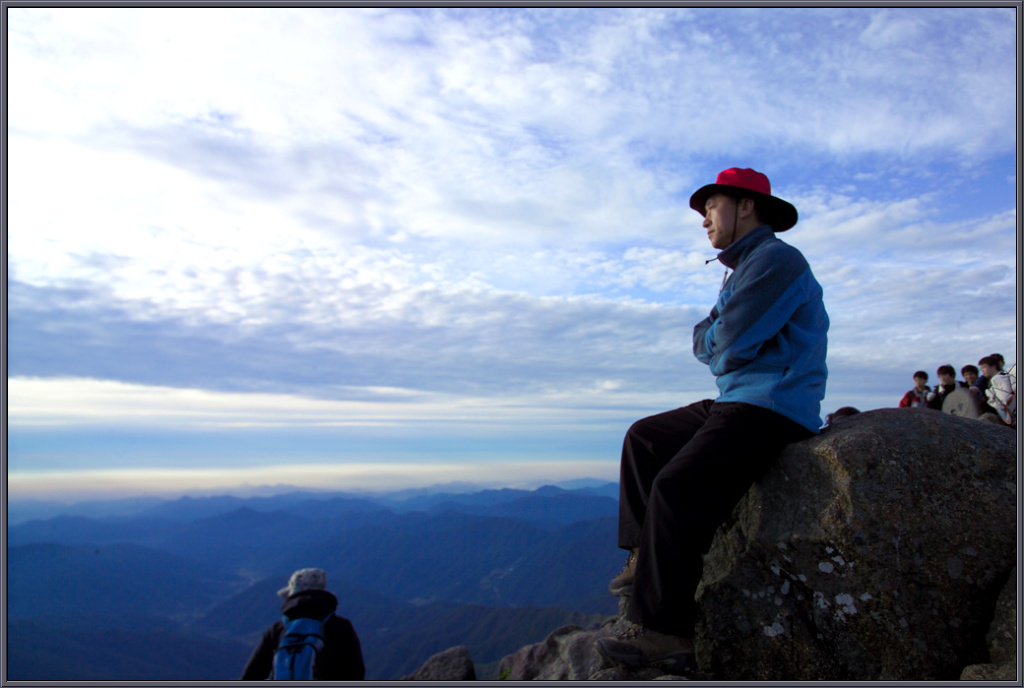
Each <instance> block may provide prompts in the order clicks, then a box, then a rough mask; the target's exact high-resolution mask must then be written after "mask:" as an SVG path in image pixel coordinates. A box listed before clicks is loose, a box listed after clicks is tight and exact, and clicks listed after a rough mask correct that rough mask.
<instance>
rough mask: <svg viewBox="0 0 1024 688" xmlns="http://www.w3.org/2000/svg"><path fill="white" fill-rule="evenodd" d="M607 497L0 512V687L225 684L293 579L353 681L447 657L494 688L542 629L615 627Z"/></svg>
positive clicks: (350, 498)
mask: <svg viewBox="0 0 1024 688" xmlns="http://www.w3.org/2000/svg"><path fill="white" fill-rule="evenodd" d="M617 496H618V487H617V485H615V484H595V485H594V486H592V487H583V488H575V489H562V488H558V487H550V486H549V487H544V488H540V489H538V490H533V491H525V490H511V489H504V490H481V491H476V492H466V493H458V494H456V493H445V492H435V493H430V492H419V493H395V494H390V495H375V496H373V497H367V496H363V495H349V494H342V493H335V494H313V493H301V492H296V493H291V494H284V495H278V496H274V497H250V498H241V497H205V498H182V499H177V500H172V501H159V500H152V501H136V502H121V503H113V502H111V503H105V504H92V505H88V506H85V507H80V508H78V509H77V510H76V509H67V510H66V511H69V512H70V513H64V514H62V515H56V516H55V515H52V514H53V507H52V506H46V505H34V506H33V505H26V504H21V505H18V506H17V507H16V508H12V509H11V510H10V511H9V518H11V521H12V522H13V523H14V524H13V525H11V526H10V527H9V529H8V541H7V555H8V579H7V595H8V619H7V620H8V631H9V641H8V660H9V661H8V678H9V679H11V680H230V679H236V678H238V676H239V675H240V673H241V669H242V666H243V665H244V663H245V661H246V659H247V658H248V656H249V653H250V652H251V651H252V648H253V647H254V645H255V643H256V641H257V639H258V638H259V636H260V635H261V633H262V632H263V630H264V629H265V628H266V627H267V626H268V625H270V624H271V623H273V622H274V621H275V620H276V619H278V618H279V617H280V611H279V599H278V598H277V597H276V596H275V591H276V590H277V589H278V588H280V587H282V586H283V585H284V584H285V583H286V582H287V577H288V575H289V574H290V573H291V572H292V571H293V570H295V569H297V568H302V567H306V566H317V567H320V568H323V569H325V570H326V571H327V574H328V587H329V588H330V589H331V590H332V592H334V593H335V594H336V595H337V596H338V598H339V601H340V604H339V613H340V614H341V615H343V616H345V617H347V618H349V619H350V620H351V621H352V623H353V625H354V626H355V628H356V631H357V632H358V634H359V636H360V639H361V641H362V644H363V654H364V659H365V661H366V666H367V679H382V680H383V679H397V678H400V677H401V676H403V675H405V674H408V673H411V672H412V671H414V670H415V669H416V668H417V667H419V666H420V665H421V664H422V663H423V662H424V661H425V660H426V659H427V658H428V657H430V656H431V655H432V654H434V653H435V652H438V651H441V650H444V649H447V648H449V647H451V646H453V645H466V646H467V647H468V648H469V649H470V651H471V653H472V654H473V658H474V660H475V662H476V664H477V666H478V667H479V668H480V675H479V678H484V679H486V678H494V676H488V675H487V672H489V671H493V667H494V666H495V665H496V663H497V661H498V660H500V659H501V658H502V657H503V656H504V655H506V654H508V653H510V652H513V651H515V650H516V649H518V648H519V647H521V646H522V645H524V644H528V643H532V642H537V641H539V640H542V639H543V638H544V636H545V635H546V634H547V633H548V632H550V631H551V630H552V629H553V628H556V627H558V626H561V625H564V624H567V623H576V624H580V625H587V624H590V623H593V622H596V621H598V620H600V619H602V618H604V617H606V616H608V615H611V614H614V613H615V611H616V609H617V606H616V601H615V599H614V598H612V597H610V596H609V595H608V594H607V592H606V585H607V581H608V579H609V578H610V577H611V576H613V575H614V574H615V573H616V572H617V570H618V567H619V566H620V565H621V563H622V553H621V552H620V550H618V548H616V546H615V533H616V523H617V504H618V499H617ZM33 508H34V509H35V512H33V511H32V510H31V509H33ZM47 510H49V513H47ZM86 514H94V515H86ZM33 516H35V517H33ZM40 637H46V638H49V639H51V640H48V641H47V642H39V638H40Z"/></svg>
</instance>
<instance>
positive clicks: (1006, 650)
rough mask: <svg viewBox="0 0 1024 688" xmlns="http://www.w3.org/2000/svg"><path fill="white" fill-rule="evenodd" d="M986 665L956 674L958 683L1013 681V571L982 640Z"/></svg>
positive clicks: (1015, 661)
mask: <svg viewBox="0 0 1024 688" xmlns="http://www.w3.org/2000/svg"><path fill="white" fill-rule="evenodd" d="M985 644H986V646H987V648H988V654H989V661H988V662H987V663H985V664H971V665H970V666H968V667H967V668H965V669H964V671H963V673H962V674H960V679H961V680H962V681H1013V680H1016V678H1017V569H1016V567H1015V568H1014V569H1013V572H1012V573H1011V574H1010V579H1009V580H1008V581H1006V585H1004V586H1003V591H1002V592H1001V593H1000V594H999V599H998V600H997V601H996V611H995V618H993V619H992V625H991V626H990V627H989V631H988V635H987V636H986V637H985Z"/></svg>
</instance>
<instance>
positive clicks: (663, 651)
mask: <svg viewBox="0 0 1024 688" xmlns="http://www.w3.org/2000/svg"><path fill="white" fill-rule="evenodd" d="M594 645H595V646H596V647H597V651H598V653H600V655H601V656H602V657H604V658H605V659H606V660H608V661H609V662H611V663H612V664H617V665H619V666H624V667H631V668H638V669H639V668H645V667H650V666H657V667H660V668H662V669H665V668H668V669H672V670H674V671H687V670H693V669H694V668H695V667H696V657H695V655H694V649H693V639H692V638H683V637H680V636H675V635H668V634H666V633H659V632H658V631H652V630H651V629H649V628H643V627H642V626H636V627H634V628H631V629H630V630H628V631H625V632H624V633H620V634H619V635H617V636H614V637H613V636H608V637H605V638H601V639H599V640H598V641H597V642H595V643H594Z"/></svg>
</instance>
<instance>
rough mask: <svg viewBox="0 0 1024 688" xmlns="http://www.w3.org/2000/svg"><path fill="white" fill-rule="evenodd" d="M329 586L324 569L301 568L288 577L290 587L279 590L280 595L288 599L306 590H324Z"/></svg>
mask: <svg viewBox="0 0 1024 688" xmlns="http://www.w3.org/2000/svg"><path fill="white" fill-rule="evenodd" d="M326 587H327V574H326V573H324V571H323V569H299V570H298V571H296V572H295V573H293V574H292V577H291V578H289V579H288V587H286V588H281V589H280V590H278V591H277V595H278V597H281V598H284V599H288V598H289V597H291V596H292V595H294V594H295V593H297V592H302V591H304V590H323V589H325V588H326Z"/></svg>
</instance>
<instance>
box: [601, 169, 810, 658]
mask: <svg viewBox="0 0 1024 688" xmlns="http://www.w3.org/2000/svg"><path fill="white" fill-rule="evenodd" d="M690 207H691V208H693V209H694V210H696V211H697V212H699V213H700V214H701V215H703V216H704V222H703V226H704V228H705V229H706V230H707V233H708V239H710V241H711V245H712V246H713V247H714V248H716V249H718V250H720V251H721V252H720V253H719V254H718V257H717V258H718V260H719V261H720V262H721V263H723V264H724V265H725V266H726V268H728V269H732V271H733V272H732V274H731V276H729V277H728V278H727V279H726V280H725V281H724V282H723V285H722V289H721V292H720V293H719V296H718V301H717V303H716V304H715V306H714V308H712V309H711V314H710V315H709V316H708V317H707V318H705V319H704V320H703V321H701V322H700V323H698V324H697V325H696V326H695V327H694V330H693V353H694V355H695V356H696V357H697V359H698V360H699V361H701V362H702V363H705V364H707V365H708V367H709V368H710V370H711V373H712V374H713V375H714V376H715V378H716V382H717V385H718V389H719V396H718V398H717V399H715V400H711V399H705V400H703V401H698V402H696V403H693V404H690V405H689V406H685V407H683V408H680V409H677V410H674V411H668V412H665V413H661V414H658V415H655V416H651V417H649V418H644V419H642V420H640V421H637V422H636V423H635V424H634V425H633V426H632V427H631V428H630V429H629V431H628V432H627V434H626V438H625V441H624V442H623V448H622V463H621V468H620V485H619V490H620V496H619V543H618V544H619V547H621V548H623V549H627V550H630V555H629V558H628V559H627V563H626V567H625V568H624V569H623V571H622V573H620V574H619V575H618V576H617V577H616V578H615V579H614V580H612V582H611V584H610V585H609V589H610V591H611V592H612V593H613V594H617V595H629V602H628V606H627V609H626V614H625V616H626V618H627V619H628V620H629V621H632V622H633V624H634V627H633V628H632V629H631V630H630V631H627V632H626V633H623V634H621V635H620V636H618V637H607V638H602V639H601V640H599V641H598V642H597V649H598V651H599V652H600V653H601V654H602V655H603V656H604V657H605V658H606V659H608V660H610V661H611V662H613V663H616V664H620V665H625V666H648V665H653V664H659V663H665V662H669V661H674V660H676V659H680V658H685V657H686V656H687V655H689V657H690V659H691V660H692V655H693V634H694V625H695V622H696V611H697V610H696V602H695V600H694V593H695V590H696V588H697V584H698V583H699V582H700V578H701V574H702V569H703V562H702V554H703V553H704V552H706V551H707V549H708V547H709V546H710V544H711V539H712V536H713V535H714V532H715V530H716V528H717V527H718V526H719V525H720V524H721V523H723V522H724V521H725V520H726V519H727V518H728V516H729V514H730V513H731V511H732V509H733V508H734V507H735V505H736V503H737V502H738V501H739V499H740V497H742V496H743V494H744V493H745V492H746V491H747V490H748V489H749V488H750V485H751V484H752V483H753V481H754V480H755V479H757V477H759V476H760V475H761V474H762V473H763V472H764V470H765V469H766V468H767V467H768V466H769V465H770V464H771V462H772V461H774V460H775V458H776V457H777V456H778V455H779V453H780V452H781V451H782V449H783V448H784V447H785V446H786V445H787V444H790V443H792V442H796V441H799V440H803V439H806V438H809V437H811V436H813V435H814V434H815V433H817V432H818V430H819V428H820V427H821V418H820V415H819V414H820V410H821V401H822V399H823V398H824V396H825V380H826V376H827V372H826V368H825V352H826V339H827V337H826V335H827V332H828V325H829V319H828V315H827V313H826V312H825V307H824V304H823V302H822V290H821V286H820V285H819V284H818V282H817V280H816V279H815V278H814V275H813V274H812V273H811V269H810V267H809V266H808V264H807V261H806V260H805V259H804V257H803V255H802V254H801V253H800V252H799V251H798V250H797V249H795V248H793V247H792V246H790V245H788V244H786V243H784V242H783V241H781V240H780V239H778V238H777V237H776V236H775V234H776V233H777V232H782V231H785V230H787V229H789V228H791V227H792V226H793V225H795V224H796V222H797V211H796V208H794V207H793V206H792V205H791V204H789V203H787V202H786V201H784V200H782V199H779V198H776V197H775V196H772V195H771V186H770V184H769V181H768V178H767V177H766V176H765V175H763V174H761V173H759V172H756V171H754V170H751V169H737V168H732V169H728V170H725V171H724V172H722V173H720V174H719V175H718V178H717V179H716V183H714V184H708V185H707V186H704V187H702V188H701V189H699V190H698V191H697V192H696V193H694V194H693V196H691V198H690ZM727 274H728V270H727ZM683 661H686V660H685V659H684V660H683Z"/></svg>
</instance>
